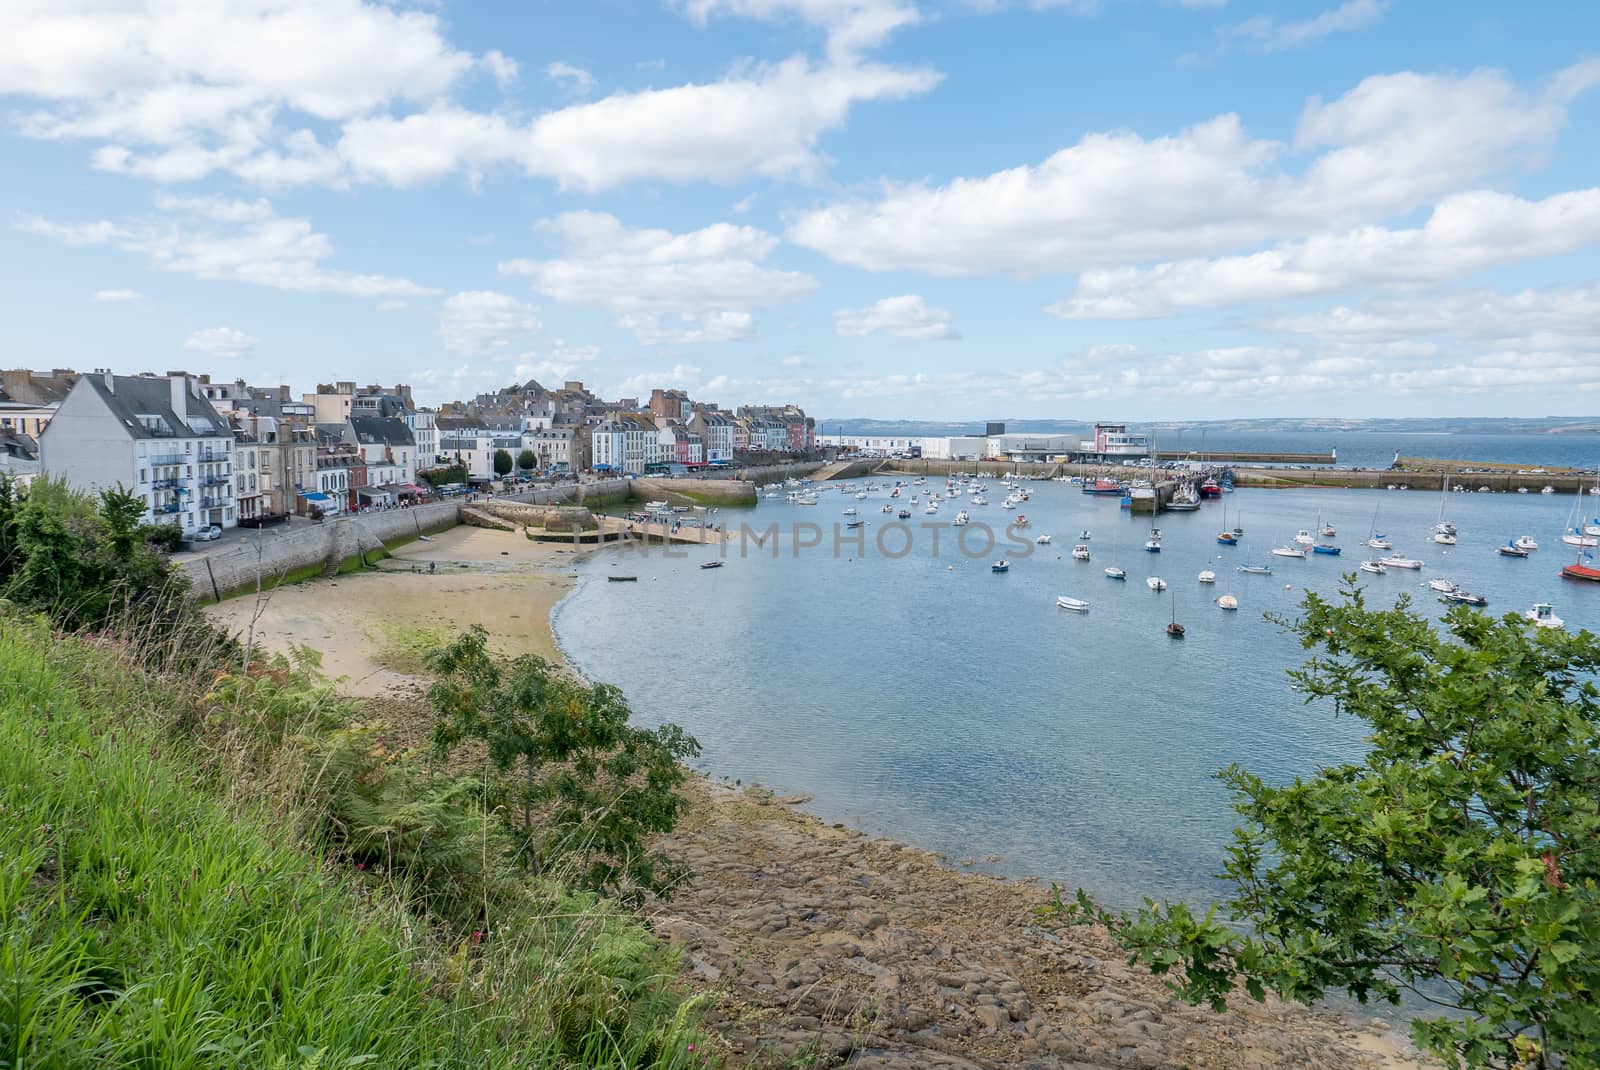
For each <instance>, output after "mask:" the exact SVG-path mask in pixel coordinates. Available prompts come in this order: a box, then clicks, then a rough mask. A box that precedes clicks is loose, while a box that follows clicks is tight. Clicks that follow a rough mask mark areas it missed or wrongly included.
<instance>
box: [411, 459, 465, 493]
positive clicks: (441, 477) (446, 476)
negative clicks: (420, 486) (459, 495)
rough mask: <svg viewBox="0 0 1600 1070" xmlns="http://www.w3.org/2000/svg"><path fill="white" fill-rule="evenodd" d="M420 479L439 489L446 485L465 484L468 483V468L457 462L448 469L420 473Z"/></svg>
mask: <svg viewBox="0 0 1600 1070" xmlns="http://www.w3.org/2000/svg"><path fill="white" fill-rule="evenodd" d="M417 476H418V478H420V479H421V480H422V481H423V482H424V483H426V484H428V486H430V487H434V488H438V487H442V486H444V485H445V484H446V483H465V482H466V481H467V466H466V465H464V464H461V463H459V462H457V463H456V464H452V465H450V466H448V467H446V468H430V469H428V470H427V471H425V472H418V473H417Z"/></svg>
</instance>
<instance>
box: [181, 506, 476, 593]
mask: <svg viewBox="0 0 1600 1070" xmlns="http://www.w3.org/2000/svg"><path fill="white" fill-rule="evenodd" d="M459 514H460V506H459V505H457V503H455V502H437V503H435V504H433V505H418V506H415V507H413V508H410V509H393V510H390V511H388V512H382V513H367V514H365V515H359V516H352V517H348V518H344V519H338V520H334V519H330V520H326V521H323V522H322V523H320V524H316V523H312V522H311V521H309V520H300V519H298V518H297V519H295V520H291V521H290V523H291V524H292V525H294V527H293V528H291V529H288V530H285V529H283V528H264V529H262V530H261V532H260V535H261V538H260V539H259V540H257V539H255V538H254V537H251V538H249V539H247V540H246V541H245V542H243V543H241V544H240V545H238V546H233V547H230V548H228V549H226V550H219V551H217V552H215V553H212V554H206V555H203V556H199V557H194V558H190V559H188V560H186V561H180V562H178V563H177V568H178V570H179V571H180V572H182V573H183V574H184V575H186V576H188V577H189V579H190V581H191V582H192V583H193V584H194V589H195V593H196V594H198V595H200V596H201V597H205V598H219V599H220V598H222V597H225V596H227V595H229V594H232V593H235V592H237V591H242V590H246V589H249V588H254V587H255V585H256V578H257V576H260V578H261V582H262V583H263V584H264V585H268V586H270V585H272V584H274V583H277V582H278V580H279V578H280V577H285V576H291V575H293V574H295V573H301V572H304V571H305V570H306V569H316V568H337V567H338V566H339V565H340V563H342V562H344V561H346V560H349V559H351V558H358V557H359V556H360V555H361V554H362V553H363V552H370V551H374V550H381V549H383V547H384V544H386V543H396V542H404V541H407V540H410V539H414V538H416V537H417V536H418V535H424V534H432V533H433V532H437V531H443V530H445V529H446V528H451V527H454V526H455V525H456V523H457V521H458V519H459Z"/></svg>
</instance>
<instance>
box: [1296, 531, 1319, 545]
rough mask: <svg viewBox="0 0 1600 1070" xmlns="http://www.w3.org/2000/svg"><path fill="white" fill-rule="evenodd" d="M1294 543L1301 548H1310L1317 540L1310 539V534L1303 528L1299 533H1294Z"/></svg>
mask: <svg viewBox="0 0 1600 1070" xmlns="http://www.w3.org/2000/svg"><path fill="white" fill-rule="evenodd" d="M1294 541H1295V542H1297V543H1299V544H1300V545H1301V546H1310V545H1311V544H1312V543H1314V542H1316V541H1317V540H1316V539H1313V538H1312V537H1311V532H1309V531H1307V530H1306V529H1305V528H1301V529H1300V530H1299V531H1297V532H1295V533H1294Z"/></svg>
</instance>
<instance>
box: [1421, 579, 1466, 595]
mask: <svg viewBox="0 0 1600 1070" xmlns="http://www.w3.org/2000/svg"><path fill="white" fill-rule="evenodd" d="M1428 589H1429V590H1431V591H1438V592H1439V593H1440V594H1454V593H1455V592H1456V591H1459V590H1460V589H1461V588H1460V587H1459V586H1457V585H1456V582H1455V581H1454V580H1447V579H1445V578H1444V577H1442V576H1441V577H1439V578H1438V579H1432V580H1429V581H1428Z"/></svg>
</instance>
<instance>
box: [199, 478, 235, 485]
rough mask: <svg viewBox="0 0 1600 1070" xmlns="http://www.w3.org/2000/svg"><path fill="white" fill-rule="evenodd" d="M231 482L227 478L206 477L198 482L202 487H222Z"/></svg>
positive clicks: (230, 479)
mask: <svg viewBox="0 0 1600 1070" xmlns="http://www.w3.org/2000/svg"><path fill="white" fill-rule="evenodd" d="M231 482H233V480H232V478H230V477H229V476H206V477H205V478H204V479H202V480H200V485H201V486H202V487H223V486H226V485H228V484H229V483H231Z"/></svg>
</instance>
